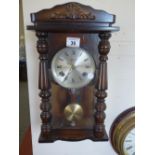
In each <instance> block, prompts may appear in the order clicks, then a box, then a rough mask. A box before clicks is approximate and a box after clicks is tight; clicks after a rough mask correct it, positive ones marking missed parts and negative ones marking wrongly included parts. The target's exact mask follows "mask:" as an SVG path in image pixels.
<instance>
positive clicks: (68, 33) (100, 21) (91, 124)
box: [27, 2, 119, 143]
mask: <svg viewBox="0 0 155 155" xmlns="http://www.w3.org/2000/svg"><path fill="white" fill-rule="evenodd" d="M31 21H32V22H33V23H34V24H33V25H29V26H27V29H28V30H34V31H35V32H36V36H37V37H38V41H37V50H38V53H39V59H40V63H39V89H40V94H39V96H40V97H41V105H40V109H41V115H40V116H41V120H42V125H41V133H40V137H39V142H44V143H45V142H54V141H55V140H67V141H79V140H84V139H91V140H93V141H107V140H108V136H107V133H106V131H105V125H104V120H105V113H104V110H105V109H106V105H105V98H106V97H107V93H106V90H107V59H108V57H107V55H108V53H109V51H110V42H109V38H110V37H111V32H113V31H118V30H119V28H118V27H114V26H112V24H114V23H115V15H112V14H109V13H107V12H105V11H102V10H95V9H93V8H91V7H90V6H85V5H82V4H79V3H74V2H71V3H66V4H63V5H57V6H55V7H53V8H51V9H44V10H41V11H39V12H36V13H32V14H31ZM67 37H76V38H80V48H83V49H85V50H87V51H88V53H89V54H90V55H91V56H92V57H93V59H94V61H95V65H96V68H95V69H96V71H95V78H94V80H93V81H92V82H91V84H89V85H88V86H85V87H83V88H81V89H80V92H81V95H82V97H81V98H82V99H81V102H82V106H83V110H84V116H83V118H82V120H81V122H83V123H81V122H80V123H81V124H80V123H79V125H77V126H61V127H60V126H57V123H60V122H61V121H62V123H64V122H65V121H66V120H65V119H64V118H63V117H64V115H63V112H62V111H63V109H64V106H66V105H67V104H68V103H67V101H66V100H67V97H66V96H67V94H69V93H68V92H69V90H68V89H65V88H63V87H61V86H59V85H58V84H57V83H55V81H54V80H53V79H52V75H51V61H52V59H53V57H54V55H55V54H56V53H57V52H58V51H59V50H60V49H62V48H64V47H65V46H66V38H67ZM56 90H57V91H56ZM64 96H65V97H64ZM61 98H63V101H60V100H59V99H61ZM60 102H61V103H60ZM58 116H59V117H58ZM63 121H64V122H63Z"/></svg>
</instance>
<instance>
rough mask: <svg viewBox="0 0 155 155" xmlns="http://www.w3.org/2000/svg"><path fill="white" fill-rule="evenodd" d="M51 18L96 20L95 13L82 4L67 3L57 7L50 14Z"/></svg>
mask: <svg viewBox="0 0 155 155" xmlns="http://www.w3.org/2000/svg"><path fill="white" fill-rule="evenodd" d="M50 19H77V20H78V19H79V20H82V19H87V20H94V19H95V15H93V14H92V13H91V12H89V11H88V10H87V9H86V8H85V7H83V5H81V4H78V3H67V4H65V5H63V6H57V7H55V8H54V9H53V10H52V12H51V14H50Z"/></svg>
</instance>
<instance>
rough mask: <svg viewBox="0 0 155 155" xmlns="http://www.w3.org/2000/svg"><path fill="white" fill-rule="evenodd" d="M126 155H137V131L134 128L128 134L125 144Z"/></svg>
mask: <svg viewBox="0 0 155 155" xmlns="http://www.w3.org/2000/svg"><path fill="white" fill-rule="evenodd" d="M123 150H124V152H125V155H135V129H134V128H133V129H132V130H130V131H129V132H128V134H127V136H126V137H125V139H124V143H123Z"/></svg>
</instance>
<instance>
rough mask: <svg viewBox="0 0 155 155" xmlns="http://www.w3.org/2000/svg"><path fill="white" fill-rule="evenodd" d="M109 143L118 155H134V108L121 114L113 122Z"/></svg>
mask: <svg viewBox="0 0 155 155" xmlns="http://www.w3.org/2000/svg"><path fill="white" fill-rule="evenodd" d="M110 141H111V144H112V146H113V148H114V150H115V151H116V152H117V153H118V154H119V155H135V108H134V107H132V108H129V109H127V110H125V111H124V112H122V113H121V114H120V115H119V116H118V117H117V118H116V119H115V120H114V122H113V124H112V126H111V130H110Z"/></svg>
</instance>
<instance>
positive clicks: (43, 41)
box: [36, 32, 52, 138]
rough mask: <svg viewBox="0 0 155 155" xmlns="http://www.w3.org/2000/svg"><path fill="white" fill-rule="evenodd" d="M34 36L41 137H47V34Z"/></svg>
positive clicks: (48, 92)
mask: <svg viewBox="0 0 155 155" xmlns="http://www.w3.org/2000/svg"><path fill="white" fill-rule="evenodd" d="M36 36H37V37H38V41H37V50H38V52H39V54H40V56H39V59H40V64H39V89H40V90H41V91H40V94H39V96H40V97H41V104H40V109H41V111H42V112H41V114H40V117H41V120H42V125H41V136H42V137H46V138H47V137H48V136H49V134H50V131H51V125H50V122H51V118H52V115H51V112H50V111H51V106H50V105H51V104H50V96H51V93H50V82H49V76H48V42H47V37H48V33H45V32H36Z"/></svg>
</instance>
